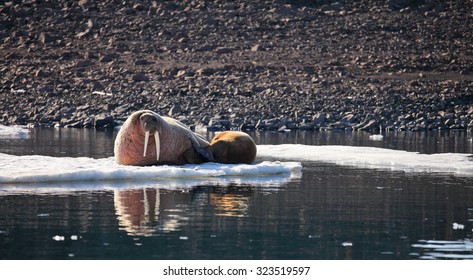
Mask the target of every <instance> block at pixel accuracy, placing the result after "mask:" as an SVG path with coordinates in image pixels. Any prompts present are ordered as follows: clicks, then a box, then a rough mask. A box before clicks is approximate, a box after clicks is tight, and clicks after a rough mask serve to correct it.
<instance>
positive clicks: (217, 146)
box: [210, 131, 256, 164]
mask: <svg viewBox="0 0 473 280" xmlns="http://www.w3.org/2000/svg"><path fill="white" fill-rule="evenodd" d="M210 150H211V152H212V155H213V157H214V159H215V161H216V162H218V163H232V164H236V163H246V164H251V163H253V162H254V161H255V158H256V144H255V141H253V139H252V138H251V137H250V136H249V135H248V134H246V133H244V132H241V131H224V132H221V133H219V134H217V135H215V137H214V138H213V139H212V141H211V142H210Z"/></svg>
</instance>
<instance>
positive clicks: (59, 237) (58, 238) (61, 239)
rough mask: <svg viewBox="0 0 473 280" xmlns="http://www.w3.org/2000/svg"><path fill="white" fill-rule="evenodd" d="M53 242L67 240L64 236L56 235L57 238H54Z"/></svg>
mask: <svg viewBox="0 0 473 280" xmlns="http://www.w3.org/2000/svg"><path fill="white" fill-rule="evenodd" d="M53 240H54V241H64V240H65V238H64V236H62V235H55V236H53Z"/></svg>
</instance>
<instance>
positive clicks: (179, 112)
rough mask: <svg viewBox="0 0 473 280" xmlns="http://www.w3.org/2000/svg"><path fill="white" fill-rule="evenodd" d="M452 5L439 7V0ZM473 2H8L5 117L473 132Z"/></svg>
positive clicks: (2, 44) (2, 7) (2, 31)
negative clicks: (153, 114)
mask: <svg viewBox="0 0 473 280" xmlns="http://www.w3.org/2000/svg"><path fill="white" fill-rule="evenodd" d="M437 2H442V3H437ZM472 11H473V1H471V0H466V1H429V0H424V1H415V0H411V1H409V0H392V1H389V0H388V1H337V2H333V1H315V0H314V1H302V0H301V1H244V0H237V1H198V0H194V1H144V0H143V1H123V0H116V1H114V0H108V1H91V0H80V1H65V0H54V1H53V0H51V1H47V0H43V1H39V0H38V1H33V0H30V1H7V2H6V3H4V2H3V1H2V2H0V123H2V124H29V125H34V126H65V127H96V128H102V127H111V126H113V125H116V124H120V123H121V122H123V120H124V119H125V118H126V117H127V116H128V115H129V114H130V113H131V112H133V111H135V110H139V109H151V110H155V111H157V112H160V113H161V114H164V115H165V114H169V115H170V116H172V117H174V118H177V119H179V120H181V121H183V122H184V123H186V124H188V125H191V126H207V127H208V129H210V130H222V129H236V128H240V129H260V130H284V129H307V130H312V129H363V130H377V129H379V128H380V127H381V128H383V129H390V130H425V129H473V92H472V90H473V28H472V26H473V12H472Z"/></svg>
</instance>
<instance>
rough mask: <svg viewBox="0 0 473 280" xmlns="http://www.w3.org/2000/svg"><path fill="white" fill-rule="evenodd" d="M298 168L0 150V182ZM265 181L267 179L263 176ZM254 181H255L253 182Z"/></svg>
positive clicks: (250, 173) (293, 165)
mask: <svg viewBox="0 0 473 280" xmlns="http://www.w3.org/2000/svg"><path fill="white" fill-rule="evenodd" d="M301 169H302V165H301V164H300V163H299V162H269V161H265V162H259V163H256V164H219V163H204V164H200V165H195V164H188V165H183V166H169V165H160V166H145V167H142V166H124V165H119V164H117V163H116V162H115V160H114V158H113V157H110V158H104V159H93V158H85V157H80V158H68V157H48V156H14V155H7V154H1V153H0V183H15V184H17V183H28V182H34V183H39V182H66V181H67V182H82V183H84V182H86V181H89V182H91V181H117V180H135V181H137V180H141V181H144V180H155V181H162V180H170V179H187V180H190V179H192V180H199V179H200V180H202V179H205V180H208V179H211V178H227V179H229V178H231V179H232V181H237V180H245V179H249V178H250V177H251V180H253V181H255V180H256V181H258V180H259V181H261V180H263V181H264V180H265V178H266V177H267V178H266V179H269V180H271V179H272V178H273V179H276V178H275V176H279V175H281V174H285V175H286V177H291V176H293V175H294V176H295V177H297V176H298V175H299V174H300V172H301ZM266 181H267V180H266ZM256 183H257V182H256Z"/></svg>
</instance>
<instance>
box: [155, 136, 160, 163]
mask: <svg viewBox="0 0 473 280" xmlns="http://www.w3.org/2000/svg"><path fill="white" fill-rule="evenodd" d="M154 142H155V143H156V160H157V161H159V154H160V152H161V141H160V140H159V133H158V131H156V132H155V133H154Z"/></svg>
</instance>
